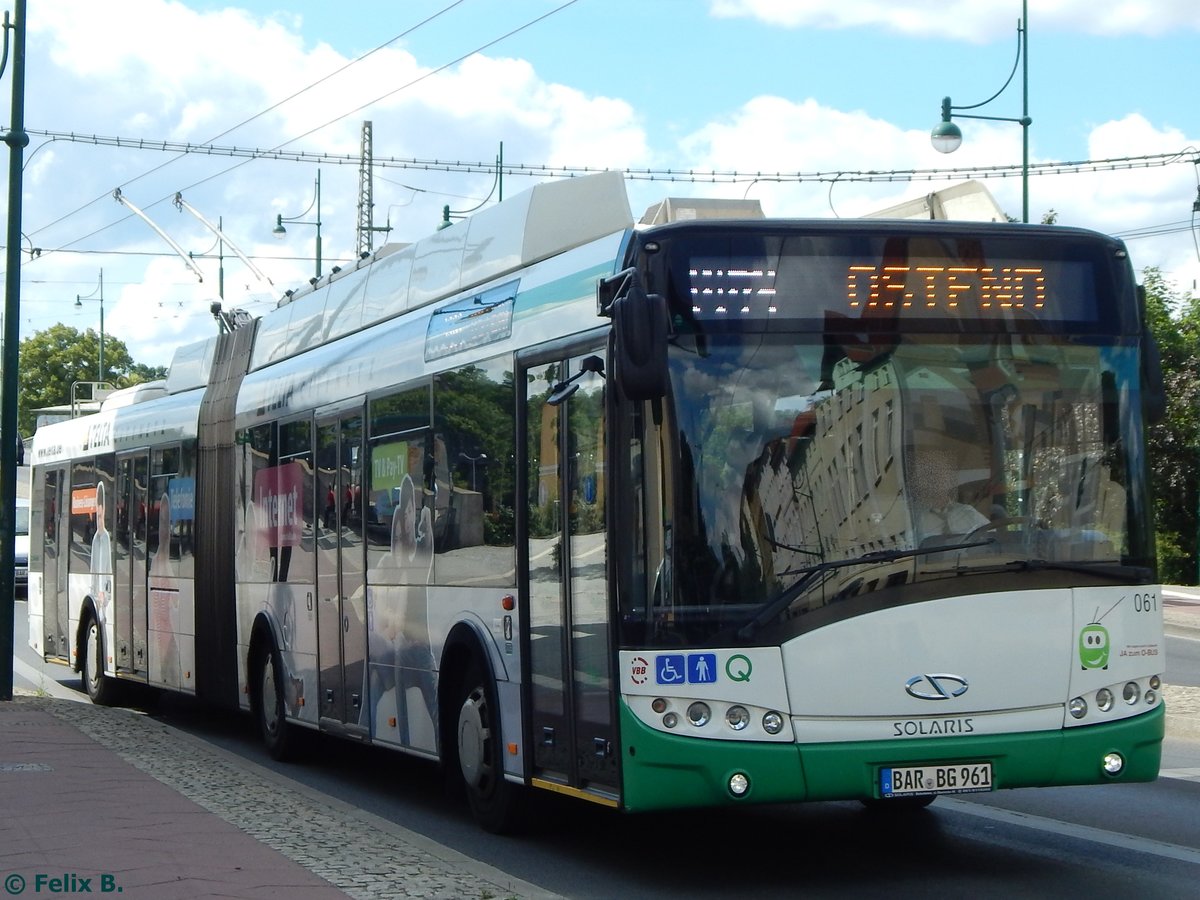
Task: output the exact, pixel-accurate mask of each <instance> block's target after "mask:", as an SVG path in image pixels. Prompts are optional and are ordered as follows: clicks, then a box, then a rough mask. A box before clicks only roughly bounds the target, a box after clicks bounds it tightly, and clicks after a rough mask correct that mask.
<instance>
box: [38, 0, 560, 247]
mask: <svg viewBox="0 0 1200 900" xmlns="http://www.w3.org/2000/svg"><path fill="white" fill-rule="evenodd" d="M461 2H462V0H455V2H453V3H451V4H450V5H449V6H447V7H445V8H443V9H442V10H440V11H439V12H437V13H435V14H434V15H432V16H429V17H427V18H426V19H424V20H422V21H421V22H418V23H417V24H416V25H414V26H412V28H409V29H408V30H407V31H404V32H402V33H401V34H399V35H397V36H396V37H394V38H392V39H391V40H390V41H387V42H386V43H384V44H382V45H380V46H379V47H376V48H375V49H374V50H370V51H368V52H367V53H365V54H363V55H362V56H360V57H358V58H356V59H355V60H354V61H353V62H351V63H349V64H347V65H345V66H342V67H341V68H340V69H338V70H337V71H335V72H332V73H330V74H329V75H327V76H325V78H324V79H320V80H318V81H316V82H314V83H313V84H312V85H309V87H307V88H304V89H303V90H301V91H298V92H297V93H296V94H293V95H292V96H291V97H288V98H285V99H284V100H281V101H279V103H276V104H275V105H274V106H272V107H270V108H269V109H268V110H265V111H264V112H263V113H258V114H257V115H255V116H252V117H251V118H250V119H247V120H246V122H249V121H253V119H256V118H258V117H259V116H261V115H263V114H264V113H265V112H269V111H270V109H274V108H276V107H277V106H279V105H280V104H281V103H285V102H287V101H288V100H290V99H293V98H294V97H296V96H299V95H300V94H302V93H304V91H307V90H309V89H311V88H312V87H315V86H316V85H317V84H320V83H321V81H324V80H326V79H327V78H332V77H333V76H334V75H336V74H338V73H339V72H342V71H345V70H346V69H347V68H349V67H350V66H351V65H354V64H355V63H358V62H361V61H362V60H364V59H366V58H367V57H368V56H370V55H371V54H373V53H375V52H377V51H378V50H381V49H383V47H385V46H387V45H388V44H391V43H393V42H394V41H397V40H399V39H400V38H402V37H404V36H405V35H407V34H411V33H412V32H413V31H414V30H416V29H417V28H420V27H421V26H422V25H425V24H427V23H428V22H431V21H433V20H434V19H436V18H437V17H438V16H440V15H442V14H443V13H445V12H448V11H449V10H450V9H453V8H454V7H455V6H457V5H458V4H459V3H461ZM577 2H578V0H566V2H565V3H563V4H561V5H560V6H557V7H555V8H554V9H552V10H550V11H549V12H545V13H543V14H542V15H540V16H537V17H536V18H533V19H531V20H529V21H528V22H526V23H525V24H524V25H520V26H518V27H517V28H514V29H512V30H511V31H508V32H506V33H505V34H502V35H501V36H500V37H497V38H494V39H492V40H490V41H488V42H487V43H485V44H482V45H480V46H479V47H476V48H475V49H474V50H471V51H469V52H467V53H464V54H462V55H461V56H459V57H457V58H456V59H453V60H451V61H450V62H448V63H445V64H443V65H441V66H438V67H437V68H435V69H431V70H430V71H428V72H426V73H424V74H423V75H421V76H419V77H417V78H414V79H413V80H412V81H409V82H408V83H406V84H403V85H401V86H400V87H398V88H395V89H393V90H391V91H388V92H387V93H385V94H383V95H381V96H379V97H376V98H375V99H374V100H371V101H369V102H368V103H364V104H362V105H360V106H357V107H355V108H354V109H352V110H350V111H348V112H346V113H343V114H342V115H340V116H337V117H336V118H333V119H330V120H329V121H328V122H326V123H325V124H324V125H318V126H317V127H316V128H312V129H309V130H308V131H306V132H304V133H303V134H299V135H296V136H295V137H292V138H289V139H288V140H286V141H284V142H283V143H281V144H278V145H277V146H276V147H274V148H272V150H271V151H267V152H266V153H261V154H257V155H248V158H247V159H246V162H243V163H238V164H237V165H234V166H230V167H229V168H228V169H225V170H224V171H222V172H216V173H214V174H212V175H210V176H208V177H207V178H202V179H200V180H199V181H196V182H193V183H192V184H190V185H188V186H186V187H184V188H182V190H184V191H187V190H191V189H192V188H194V187H197V186H199V185H201V184H204V183H206V182H208V181H212V180H213V179H214V178H218V177H220V176H222V175H225V174H228V173H229V172H231V171H233V169H236V168H238V167H239V166H243V165H246V163H248V162H250V160H251V159H255V158H270V153H272V152H277V151H280V150H282V148H284V147H286V146H287V145H288V144H292V143H295V142H296V141H298V140H301V139H303V138H305V137H308V136H309V135H311V134H314V133H316V132H318V131H320V130H321V129H323V128H328V127H329V126H330V125H333V124H335V123H337V122H340V121H341V120H342V119H345V118H346V117H347V116H351V115H353V114H354V113H356V112H359V111H360V110H363V109H365V108H367V107H368V106H371V105H373V104H375V103H378V102H380V101H381V100H385V99H387V98H388V97H391V96H392V95H394V94H397V93H399V92H400V91H402V90H405V89H407V88H410V87H412V86H413V85H415V84H418V83H419V82H421V81H424V80H425V79H426V78H429V77H431V76H432V75H436V74H438V73H439V72H442V71H444V70H446V69H448V68H450V67H451V66H453V65H456V64H458V63H460V62H462V61H463V60H465V59H468V58H469V57H471V56H474V55H475V54H476V53H480V52H482V51H484V50H487V49H488V48H490V47H493V46H495V45H496V44H498V43H500V42H501V41H504V40H507V39H508V38H510V37H512V36H513V35H515V34H519V33H520V32H522V31H524V30H525V29H527V28H529V27H531V26H533V25H536V24H537V23H539V22H542V21H544V20H545V19H548V18H550V17H551V16H553V15H556V14H557V13H560V12H562V11H563V10H564V9H566V8H567V7H569V6H573V5H574V4H575V3H577ZM246 122H242V123H240V124H239V125H235V126H233V128H230V129H227V130H226V131H224V132H222V133H221V134H220V135H217V137H223V136H224V135H226V134H229V132H230V131H233V130H235V129H236V128H240V127H241V125H244V124H246ZM38 133H39V134H40V133H41V132H38ZM45 134H46V136H48V137H49V136H50V135H51V133H50V132H46V133H45ZM50 139H51V140H56V138H54V137H50ZM213 140H216V138H213ZM197 146H204V145H197ZM38 149H40V148H38ZM35 152H36V151H35ZM175 152H179V153H180V154H181V156H179V157H176V159H180V158H182V155H186V154H187V153H188V152H190V151H184V150H180V151H175ZM214 155H233V154H214ZM239 155H240V154H239ZM174 161H175V160H170V161H168V162H167V163H164V164H163V165H161V166H157V167H155V168H154V169H151V170H150V171H149V172H143V173H142V174H141V175H139V176H137V178H134V179H132V180H130V181H127V182H125V183H124V184H125V185H128V184H132V183H133V182H134V181H137V180H139V179H141V178H144V177H146V176H147V175H149V174H151V173H152V172H156V171H158V170H159V169H162V168H164V167H165V166H167V165H170V164H171V163H172V162H174ZM174 193H176V192H173V193H172V194H171V195H169V197H170V196H174ZM104 196H107V195H103V196H101V197H97V198H95V199H93V200H90V201H89V202H88V203H85V204H84V205H83V206H81V207H79V208H77V209H75V210H74V211H73V212H70V213H67V214H66V215H64V216H60V217H59V218H58V219H55V220H54V221H53V222H51V223H49V224H48V225H44V226H42V227H41V228H38V229H35V230H34V231H32V232H30V233H31V234H37V233H39V232H41V231H44V230H46V229H48V228H51V227H53V226H54V225H57V224H58V223H59V222H62V221H63V220H65V219H67V218H70V217H71V216H73V215H75V214H76V213H78V212H80V211H82V210H83V209H86V208H87V207H88V206H91V205H92V204H93V203H96V202H98V201H99V200H102V199H103V198H104ZM169 197H162V198H159V199H158V200H156V201H154V203H151V204H149V206H155V205H157V204H159V203H162V202H163V200H166V199H169ZM127 218H128V216H126V217H123V218H121V219H118V220H117V221H116V222H111V223H109V224H108V225H106V226H104V228H101V229H99V230H98V231H93V232H92V233H91V234H87V235H84V236H83V237H80V238H76V239H75V240H74V241H71V242H69V243H68V244H65V245H63V246H64V247H66V246H70V245H71V244H74V243H78V242H79V241H82V240H87V238H89V237H92V236H94V235H96V234H98V233H99V231H103V230H105V229H107V228H111V227H112V226H113V225H116V224H117V222H123V221H125V220H126V219H127Z"/></svg>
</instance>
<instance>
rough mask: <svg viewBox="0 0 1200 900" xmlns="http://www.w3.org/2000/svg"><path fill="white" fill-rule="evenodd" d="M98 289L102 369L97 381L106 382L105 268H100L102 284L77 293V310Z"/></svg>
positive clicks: (81, 307)
mask: <svg viewBox="0 0 1200 900" xmlns="http://www.w3.org/2000/svg"><path fill="white" fill-rule="evenodd" d="M97 291H98V292H99V293H100V296H99V298H97V299H99V301H100V371H99V373H98V374H97V376H96V381H97V382H100V383H103V382H104V270H103V269H101V270H100V284H99V286H98V287H97V288H96V289H95V290H93V291H92V292H91V293H90V294H83V295H82V296H81V295H79V294H76V295H75V309H76V310H80V309H83V301H84V300H91V299H92V298H93V296H92V295H93V294H95V293H96V292H97Z"/></svg>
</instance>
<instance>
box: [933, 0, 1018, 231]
mask: <svg viewBox="0 0 1200 900" xmlns="http://www.w3.org/2000/svg"><path fill="white" fill-rule="evenodd" d="M1018 65H1020V66H1021V118H1019V119H1013V118H1008V117H1005V116H980V115H970V114H967V113H963V112H957V117H958V118H960V119H986V120H988V121H990V122H1016V123H1017V124H1018V125H1020V126H1021V221H1022V222H1028V221H1029V126H1030V125H1031V124H1033V119H1031V118H1029V18H1028V0H1021V18H1020V20H1018V22H1017V58H1016V60H1015V61H1014V62H1013V69H1012V72H1010V73H1009V76H1008V80H1007V81H1005V82H1004V85H1003V86H1002V87H1001V88H1000V90H998V91H996V93H994V94H992V96H990V97H988V98H987V99H986V100H984V101H983V102H982V103H972V104H970V105H969V106H955V105H953V104H952V103H951V102H950V98H949V97H944V98H943V99H942V121H941V122H939V123H938V124H937V125H936V126H935V127H934V129H933V131H931V132H930V134H929V139H930V141H931V142H932V143H933V148H934V149H935V150H937V151H938V152H939V153H953V152H954V151H955V150H957V149H958V148H959V147H960V146H961V145H962V130H961V129H960V128H959V127H958V126H957V125H955V124H954V121H953V117H954V115H955V113H956V111H958V110H963V109H978V108H979V107H981V106H986V105H987V104H989V103H991V102H992V101H993V100H995V99H996V98H997V97H999V96H1000V95H1001V94H1003V93H1004V91H1005V89H1006V88H1007V87H1008V86H1009V85H1010V84H1011V83H1012V80H1013V76H1014V75H1016V74H1017V66H1018Z"/></svg>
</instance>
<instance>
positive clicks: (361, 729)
mask: <svg viewBox="0 0 1200 900" xmlns="http://www.w3.org/2000/svg"><path fill="white" fill-rule="evenodd" d="M316 424H317V497H318V498H319V500H318V502H319V504H320V506H319V508H321V509H323V510H326V513H325V515H323V516H322V517H321V520H320V521H319V522H315V523H314V524H315V525H317V526H319V527H317V528H316V529H315V530H316V532H317V533H318V534H319V538H318V539H317V548H318V549H317V596H318V597H319V598H320V599H319V601H318V605H317V657H318V659H317V664H318V667H319V675H318V686H319V690H320V698H321V706H320V709H321V726H322V727H324V728H328V729H330V730H335V731H346V730H349V731H352V732H355V733H361V734H366V733H367V732H368V730H369V728H370V717H369V714H368V703H367V688H366V675H367V603H366V585H365V582H364V569H365V553H366V551H365V548H364V545H363V514H362V502H363V498H362V486H363V485H362V465H363V447H362V441H363V414H362V407H361V406H357V407H355V409H354V410H353V411H352V412H339V413H334V414H330V415H318V417H317V423H316ZM330 497H332V500H333V503H332V509H329V498H330Z"/></svg>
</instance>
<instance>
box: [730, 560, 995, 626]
mask: <svg viewBox="0 0 1200 900" xmlns="http://www.w3.org/2000/svg"><path fill="white" fill-rule="evenodd" d="M995 542H996V539H995V538H992V537H989V538H984V539H983V540H979V541H965V542H961V543H956V544H938V545H936V546H933V547H920V548H918V549H913V550H873V551H872V552H870V553H864V554H863V555H862V556H856V557H854V558H853V559H834V560H829V561H828V562H822V563H816V564H815V565H811V566H804V567H803V568H801V569H793V570H792V571H791V572H789V573H788V574H789V575H799V576H801V577H800V580H799V581H797V582H796V583H795V584H793V585H792V586H791V587H790V588H788V589H787V590H786V591H784V592H783V593H782V594H780V595H779V596H778V597H776V598H775V599H774V600H772V601H770V602H769V603H767V604H766V605H765V606H763V607H762V608H761V609H759V611H758V612H757V613H755V614H754V618H752V619H750V621H748V622H746V624H744V625H742V626H741V627H740V628H739V629H738V630H737V636H738V637H739V638H741V639H742V640H749V639H750V638H751V637H753V636H754V633H755V632H756V631H758V629H759V628H761V627H762V626H763V625H765V624H766V623H767V622H769V621H771V620H772V619H774V618H775V617H776V616H777V615H779V614H780V613H781V612H783V611H784V610H785V609H787V608H788V607H789V606H791V605H792V603H793V602H795V600H796V598H797V597H799V596H800V595H801V594H803V593H804V592H805V591H806V590H808V588H809V587H810V586H811V585H812V583H813V582H814V581H816V580H817V577H818V576H819V575H821V574H822V573H823V572H828V571H829V570H830V569H844V568H846V567H847V566H864V565H872V564H874V563H883V562H892V561H893V560H897V559H906V558H908V557H912V556H925V555H927V554H929V553H942V552H944V551H947V550H967V549H969V548H971V547H986V546H987V545H988V544H994V543H995Z"/></svg>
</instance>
